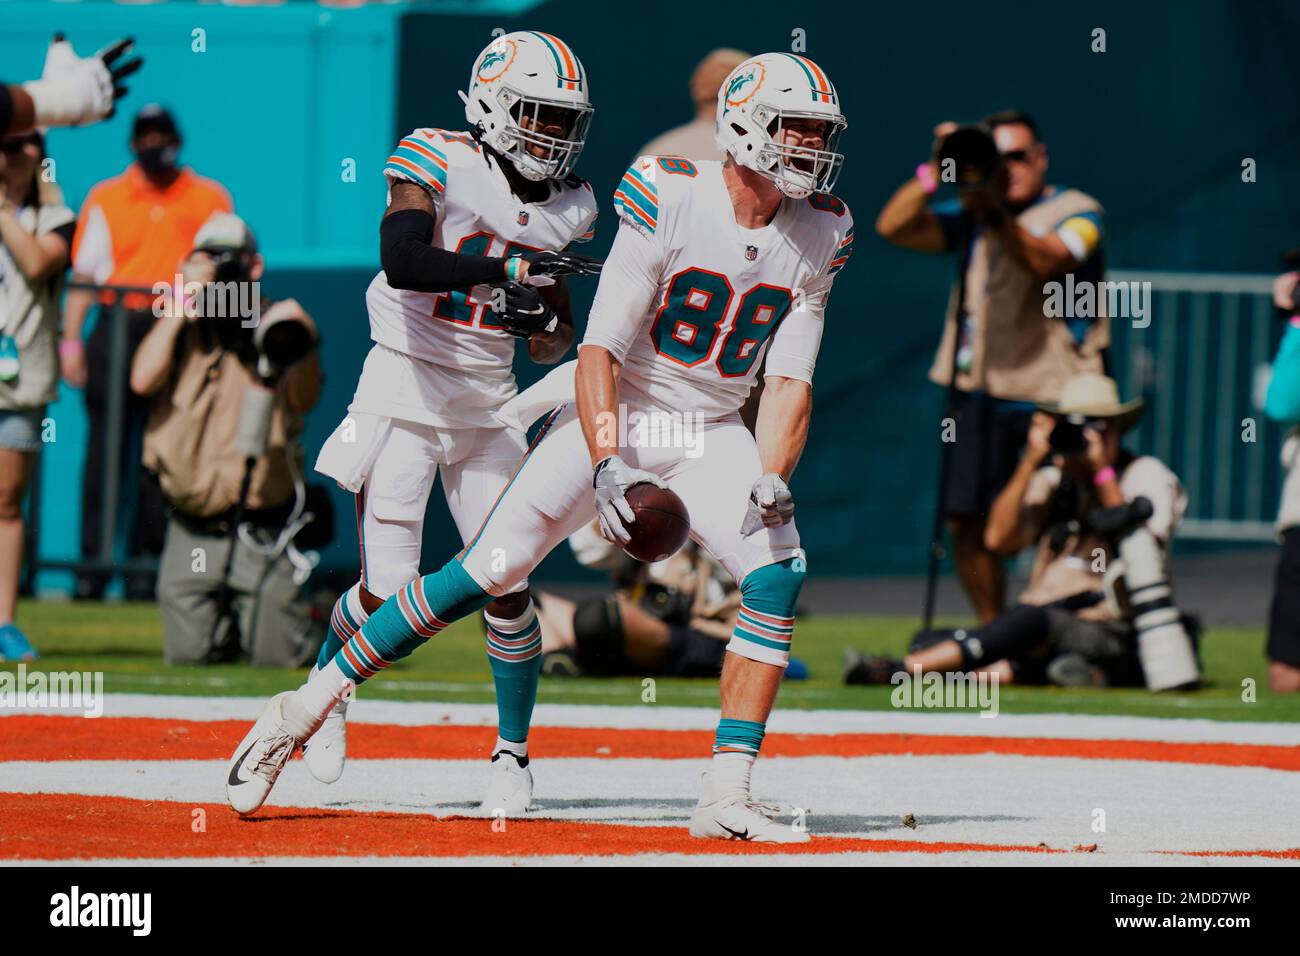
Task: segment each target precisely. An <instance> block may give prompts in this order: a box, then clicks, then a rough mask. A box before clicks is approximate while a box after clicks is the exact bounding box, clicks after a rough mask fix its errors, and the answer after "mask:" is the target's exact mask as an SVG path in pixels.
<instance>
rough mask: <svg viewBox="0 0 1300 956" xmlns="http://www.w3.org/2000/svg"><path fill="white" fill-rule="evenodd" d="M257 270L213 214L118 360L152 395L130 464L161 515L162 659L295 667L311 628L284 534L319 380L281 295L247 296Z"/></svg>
mask: <svg viewBox="0 0 1300 956" xmlns="http://www.w3.org/2000/svg"><path fill="white" fill-rule="evenodd" d="M262 272H263V261H262V257H261V256H260V255H258V253H257V245H256V242H255V240H254V238H253V235H252V233H251V232H249V230H248V228H247V227H246V226H245V225H244V223H243V221H242V220H240V219H239V218H238V217H236V216H234V215H231V214H229V213H217V214H215V215H213V216H212V217H211V218H210V219H209V220H208V221H207V222H206V223H205V224H204V225H203V227H202V228H201V229H200V230H199V232H198V235H197V236H196V237H195V248H194V250H193V252H191V253H190V255H189V256H188V257H187V258H186V260H185V261H184V263H183V265H182V276H183V278H184V280H185V287H184V294H183V295H182V296H181V297H180V298H178V297H176V296H175V295H174V294H172V292H171V290H167V291H166V292H163V293H162V294H161V295H160V303H159V305H158V306H156V309H157V311H158V312H159V313H160V315H159V317H158V319H157V321H156V322H155V324H154V326H153V328H152V329H151V330H150V332H149V334H148V335H147V336H145V339H144V341H143V342H142V343H141V344H140V348H139V351H138V352H137V353H136V357H135V361H134V362H133V364H132V366H131V389H132V391H133V392H135V393H136V394H137V395H141V396H149V397H150V398H151V399H152V402H153V405H152V409H151V413H150V416H149V421H148V425H147V426H146V429H145V438H144V464H145V467H146V468H148V469H150V470H151V471H154V472H156V473H157V475H158V479H159V482H160V485H161V487H162V491H163V494H164V495H165V496H166V499H167V502H168V505H169V511H170V514H169V516H168V523H167V538H166V544H165V545H164V548H163V555H162V562H161V567H160V570H159V579H158V603H159V605H160V607H161V610H162V615H163V630H164V634H165V637H166V651H165V654H166V659H167V661H168V663H172V664H193V663H205V662H212V661H216V660H224V659H228V658H230V657H233V656H235V655H237V654H238V653H239V651H241V650H242V651H243V653H244V654H246V655H247V656H248V658H249V659H250V660H251V662H252V663H253V664H257V665H265V666H281V667H298V666H301V665H303V664H304V663H306V662H307V661H309V660H310V659H311V657H312V656H313V655H314V654H315V653H316V648H317V646H318V645H319V643H320V638H322V637H323V632H322V633H321V634H320V635H318V636H316V639H315V640H313V639H312V635H310V634H309V631H310V629H311V627H312V624H311V620H310V616H309V615H308V614H307V613H306V611H305V610H304V608H303V607H301V606H299V603H298V597H299V588H300V585H301V583H302V580H303V579H304V577H305V574H304V573H303V571H305V570H309V568H310V566H309V565H306V566H305V567H304V565H305V559H303V558H302V556H301V555H299V554H298V553H297V551H296V549H295V547H294V542H293V537H294V535H295V534H296V532H297V530H298V528H299V527H300V526H301V524H302V510H303V502H304V495H305V491H304V486H303V482H302V456H303V452H302V448H301V446H300V445H299V444H298V437H299V435H301V433H302V430H303V416H304V414H305V413H306V412H308V411H309V410H310V409H311V408H312V407H313V406H314V405H315V404H316V401H317V399H318V398H319V396H320V389H321V381H322V377H321V369H320V363H319V359H318V357H317V354H316V329H315V326H314V325H313V323H312V321H311V318H310V317H309V316H308V315H307V314H306V313H305V312H304V311H303V310H302V307H301V306H299V305H298V303H297V302H295V301H294V300H292V299H286V300H283V301H280V302H274V303H273V302H270V301H268V300H263V299H261V297H260V291H259V285H258V282H259V280H260V279H261V277H262ZM250 307H251V308H250ZM249 311H251V312H252V315H251V316H250V315H248V314H246V313H247V312H249ZM295 572H298V573H297V574H295Z"/></svg>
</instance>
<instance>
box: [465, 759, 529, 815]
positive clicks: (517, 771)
mask: <svg viewBox="0 0 1300 956" xmlns="http://www.w3.org/2000/svg"><path fill="white" fill-rule="evenodd" d="M532 802H533V772H532V771H531V770H529V769H528V758H527V757H523V758H520V757H516V756H515V755H514V754H512V753H511V752H510V751H508V750H498V751H497V752H496V753H494V754H493V755H492V776H491V779H490V780H489V781H488V790H487V796H485V797H484V798H483V802H482V803H481V804H479V808H478V809H479V812H480V813H484V814H487V815H488V816H506V817H522V816H523V815H524V814H525V813H527V812H528V807H529V805H530V804H531V803H532Z"/></svg>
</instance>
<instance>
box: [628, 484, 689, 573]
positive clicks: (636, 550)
mask: <svg viewBox="0 0 1300 956" xmlns="http://www.w3.org/2000/svg"><path fill="white" fill-rule="evenodd" d="M627 503H628V504H629V505H631V506H632V513H633V514H635V515H636V521H634V522H632V523H631V524H630V525H625V527H626V528H627V530H628V532H629V533H631V535H632V540H631V541H629V542H628V543H627V545H626V546H625V547H624V548H623V550H624V551H626V552H627V553H628V554H630V555H631V556H632V557H634V558H636V559H637V560H638V561H647V562H649V561H662V560H663V559H664V558H667V557H671V556H672V555H673V554H675V553H676V552H677V549H678V548H680V547H681V546H682V545H684V544H685V543H686V538H687V536H688V535H689V534H690V533H691V516H690V515H689V514H687V512H686V505H685V503H684V502H683V501H682V499H681V498H679V497H677V493H676V492H675V491H672V490H671V489H669V488H660V487H659V486H658V485H655V484H652V483H651V482H648V481H642V482H638V483H637V484H635V485H633V486H632V487H631V488H629V489H628V490H627Z"/></svg>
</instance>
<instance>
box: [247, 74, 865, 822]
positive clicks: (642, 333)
mask: <svg viewBox="0 0 1300 956" xmlns="http://www.w3.org/2000/svg"><path fill="white" fill-rule="evenodd" d="M845 125H846V123H845V120H844V116H843V115H842V113H841V110H840V107H839V100H838V96H837V95H836V92H835V87H834V86H833V85H832V84H831V82H830V81H829V80H828V79H827V77H826V74H825V73H824V72H823V71H822V70H821V68H820V67H818V66H817V65H816V64H815V63H813V62H812V61H811V60H809V59H807V58H806V57H802V56H794V55H790V54H785V53H769V54H763V55H760V56H757V57H753V58H751V59H749V60H747V61H745V62H744V63H743V64H741V65H740V66H739V67H737V68H736V70H734V71H733V72H732V74H731V75H730V76H729V77H728V79H727V81H726V83H724V84H723V86H722V89H721V90H720V91H719V95H718V110H717V137H718V143H719V146H720V147H721V148H722V149H723V151H724V152H725V154H726V159H725V161H724V162H722V163H716V162H699V163H695V162H691V161H689V160H685V159H682V158H674V157H653V156H649V157H643V158H641V159H638V160H637V161H636V162H635V163H634V164H633V165H632V167H631V168H630V169H629V170H628V171H627V173H626V175H625V176H624V177H623V179H622V181H621V183H620V184H619V186H618V189H617V191H616V192H615V194H614V201H615V206H616V208H617V209H618V213H619V218H620V226H619V231H618V235H617V238H616V239H615V242H614V246H613V249H612V250H611V252H610V255H609V258H608V259H607V260H606V263H605V268H604V272H603V274H602V276H601V281H600V286H599V288H598V290H597V293H596V300H595V303H594V305H593V307H592V312H591V317H590V320H589V323H588V327H587V333H586V337H585V338H584V340H583V343H582V347H581V349H580V350H579V354H578V361H577V363H576V370H575V374H574V377H573V379H572V380H571V381H570V382H569V394H570V395H573V396H574V397H575V398H576V402H574V403H571V404H566V405H563V406H561V407H560V408H559V409H558V410H556V411H555V412H553V413H552V415H551V417H550V418H549V419H548V421H547V423H546V425H545V426H544V429H543V431H542V433H541V434H540V435H539V437H538V438H537V440H535V442H534V444H533V447H532V448H531V449H530V451H529V453H528V455H527V456H526V457H525V458H524V460H523V462H522V464H521V465H520V467H519V471H518V473H517V475H516V476H515V478H514V480H513V481H512V483H511V484H510V486H509V488H507V490H506V492H505V493H504V494H503V495H502V497H501V500H500V501H499V502H498V503H497V505H496V507H495V508H494V509H493V511H492V513H491V514H490V515H489V516H488V520H487V521H486V523H485V524H484V526H483V528H482V529H481V530H480V531H479V533H478V534H477V535H476V536H475V537H474V538H473V539H472V540H471V541H470V543H469V545H468V546H467V547H466V548H465V549H464V550H463V551H462V552H461V553H460V554H459V555H457V556H456V558H455V559H453V560H452V561H449V562H448V563H447V564H446V565H444V566H443V568H442V569H441V570H439V571H437V572H436V573H434V574H431V575H428V576H426V577H423V578H420V579H419V580H417V581H414V582H412V583H411V584H410V585H408V586H406V587H405V588H403V589H402V590H401V591H399V592H398V594H397V596H396V597H395V598H394V599H393V600H390V601H388V602H386V603H385V604H384V606H383V607H382V608H380V610H378V611H376V612H375V613H374V614H373V615H371V617H370V620H369V621H368V622H367V623H366V625H365V626H364V627H363V628H362V629H361V630H360V631H359V632H358V633H357V634H356V635H355V636H354V637H353V638H352V639H351V641H350V642H349V643H348V645H347V647H345V648H344V651H343V653H341V654H339V655H336V657H335V659H334V660H333V661H331V662H330V663H329V664H328V665H327V666H326V667H324V668H322V669H321V670H320V671H319V672H317V673H316V674H314V675H312V677H311V678H310V679H309V680H308V681H307V683H306V684H304V685H303V686H302V687H301V688H300V689H299V690H297V691H295V692H291V693H285V694H282V695H280V696H278V697H276V698H273V699H272V701H271V702H270V704H269V705H268V707H267V709H266V711H265V712H264V714H263V715H262V717H261V718H260V719H259V720H258V722H257V724H256V725H254V727H253V728H252V729H251V730H250V731H249V733H248V735H247V737H245V739H244V741H243V742H242V743H241V745H240V747H239V749H238V750H237V751H236V753H235V756H234V758H233V761H232V765H231V767H230V771H229V772H230V781H231V783H232V786H231V787H230V788H229V791H228V793H229V795H230V799H231V803H232V805H234V806H235V808H236V809H238V810H241V811H243V812H251V810H253V809H256V807H257V806H258V805H260V803H261V801H262V800H263V799H264V798H265V794H266V793H267V792H268V791H269V789H270V786H271V784H272V783H273V782H274V780H275V777H276V774H277V773H278V772H279V769H280V768H281V767H282V766H283V765H284V762H285V761H286V760H287V759H288V755H289V754H290V753H292V751H293V749H294V745H295V742H296V741H300V740H304V739H306V738H307V737H308V736H309V735H310V733H311V732H312V731H313V730H314V729H315V727H316V726H318V725H319V723H320V722H321V721H322V720H323V719H324V717H325V715H326V714H327V713H328V712H329V711H330V709H331V708H332V707H333V706H334V704H335V701H336V700H337V699H338V697H339V695H340V694H341V693H343V692H344V690H345V689H346V688H347V687H348V686H350V685H351V684H352V683H353V682H355V681H359V680H363V679H365V678H366V677H368V676H370V675H372V674H374V673H376V672H377V671H378V670H379V669H381V668H383V667H384V666H386V665H388V664H390V663H392V662H393V661H395V660H399V659H401V658H402V657H404V656H406V655H407V654H409V653H411V651H412V650H414V649H415V648H416V647H418V646H419V645H420V644H421V643H423V642H424V641H425V640H427V639H428V638H430V637H432V636H433V635H435V634H437V633H438V632H439V631H440V630H442V629H443V628H444V627H445V626H446V625H447V624H448V623H449V622H451V621H453V620H455V619H456V618H458V617H461V616H462V615H465V614H467V613H470V612H472V611H473V610H475V609H477V608H479V607H482V606H483V604H484V603H485V602H487V601H490V600H492V599H493V598H494V597H495V596H497V595H500V594H503V593H507V592H508V591H509V589H510V588H511V587H513V586H514V584H515V582H517V581H519V580H522V579H523V578H524V576H525V575H526V574H528V572H529V571H530V570H531V569H532V568H533V567H534V566H535V565H536V563H537V562H538V561H540V560H541V559H542V557H543V556H545V555H546V553H547V552H549V551H550V550H551V549H552V548H553V547H555V546H556V545H557V544H558V543H559V542H561V541H563V540H564V539H565V538H566V537H568V536H569V535H571V534H572V533H573V532H574V531H575V530H576V529H577V528H579V527H580V526H581V525H582V524H583V523H584V522H588V521H591V520H592V518H593V517H598V519H599V521H600V526H601V529H602V533H603V534H605V535H606V537H608V538H609V539H611V540H613V541H616V542H619V543H626V542H627V541H628V540H629V532H628V529H627V525H628V524H630V523H632V522H633V521H634V515H633V513H632V511H631V509H630V508H629V506H628V503H627V501H626V498H625V494H624V493H625V491H626V490H627V489H628V488H629V487H630V486H631V485H633V484H636V483H637V482H641V481H650V482H654V483H656V484H659V485H661V486H662V485H665V484H666V485H668V486H670V487H671V488H672V489H673V490H675V491H676V492H677V494H678V495H680V496H681V498H682V499H683V501H684V502H685V503H686V506H687V508H688V509H689V511H690V517H691V536H692V538H694V539H695V541H696V542H698V543H699V544H700V545H701V546H702V547H704V548H705V549H707V550H708V551H709V552H710V553H711V554H712V555H713V556H714V557H715V558H716V559H717V560H718V562H719V563H721V564H722V566H723V567H724V568H726V569H727V571H728V572H729V573H730V574H731V575H732V577H733V578H734V579H735V580H736V582H737V583H738V584H739V586H740V589H741V597H742V602H741V608H740V611H739V614H738V618H737V622H736V625H735V628H734V630H733V632H732V636H731V638H730V642H729V644H728V648H727V655H726V660H725V662H724V665H723V671H722V714H721V720H720V721H719V724H718V728H717V734H716V738H715V744H714V748H713V759H712V764H711V767H710V770H709V772H708V773H707V774H706V776H705V780H704V787H703V789H704V792H703V795H702V796H701V798H700V801H699V804H698V806H697V807H696V809H695V811H694V813H693V815H692V817H691V821H690V832H691V833H692V834H694V835H695V836H700V837H713V838H722V839H741V840H755V841H763V842H785V843H793V842H803V841H806V840H807V839H808V834H807V833H806V832H803V831H802V830H801V829H798V828H796V827H794V826H790V825H782V824H781V823H779V822H778V821H777V820H776V819H775V814H774V812H773V811H772V810H771V808H767V807H764V806H762V805H760V804H758V803H756V802H755V801H754V800H753V798H752V797H751V795H750V772H751V768H752V766H753V763H754V760H755V758H756V756H757V755H758V752H759V748H760V746H761V744H762V741H763V736H764V729H765V725H766V722H767V718H768V714H769V712H770V710H771V707H772V702H773V700H774V698H775V696H776V692H777V688H778V687H779V684H780V680H781V675H782V673H783V671H784V670H785V667H786V664H787V662H788V660H789V656H790V642H791V637H792V635H793V626H794V613H795V602H796V599H797V597H798V594H799V591H800V588H801V586H802V584H803V578H804V574H805V572H806V570H807V562H806V557H805V555H804V553H803V551H802V550H801V549H800V547H799V535H798V531H797V530H796V527H795V523H794V520H793V513H794V500H793V498H792V496H791V493H790V489H789V487H788V484H787V482H788V481H789V480H790V476H791V474H792V473H793V471H794V468H795V465H796V464H797V462H798V460H799V456H800V453H801V452H802V450H803V446H804V442H805V440H806V437H807V434H808V421H809V415H810V413H811V408H812V385H811V383H812V375H813V367H814V364H815V361H816V356H817V351H818V348H819V346H820V342H821V336H822V325H823V316H824V312H825V308H826V301H827V296H828V294H829V291H830V287H831V284H832V282H833V281H834V277H835V275H836V274H837V273H838V272H839V271H840V269H841V268H843V266H844V264H845V262H846V261H847V260H848V257H849V254H850V251H851V248H852V243H853V220H852V217H851V216H850V215H849V211H848V209H847V208H846V207H845V205H844V203H842V202H841V201H840V200H839V199H837V198H835V197H834V196H833V195H831V193H830V189H831V186H832V183H833V181H834V179H835V176H836V174H837V173H838V171H839V169H840V166H841V163H842V161H843V156H842V155H841V154H840V153H839V152H838V151H837V149H836V146H837V142H838V140H839V136H840V133H841V132H842V131H843V129H844V128H845ZM760 362H762V363H763V368H764V370H765V374H766V380H767V386H766V390H765V391H764V393H763V396H762V403H761V407H760V409H759V414H758V424H757V429H756V436H754V435H751V434H750V433H749V432H748V431H747V430H746V429H745V427H744V425H743V424H742V423H741V421H740V419H739V416H738V415H737V410H738V409H739V408H740V405H741V403H742V402H743V401H744V400H745V397H746V395H747V394H748V393H749V391H750V389H751V387H752V386H753V384H754V382H755V379H756V377H757V372H758V366H759V363H760ZM560 375H561V370H556V371H555V372H552V373H551V375H549V376H547V379H545V380H543V382H541V383H539V384H538V385H537V386H534V388H535V389H544V388H545V387H546V386H548V385H553V384H554V381H555V380H556V378H557V377H559V376H560ZM530 391H532V390H530ZM527 397H528V392H525V393H524V394H523V395H521V396H520V397H519V401H521V402H522V401H524V400H525V399H527ZM620 402H621V403H623V405H624V407H625V412H626V416H627V418H628V419H629V420H630V419H631V416H632V414H633V413H634V412H640V413H642V414H643V415H645V416H648V417H650V418H653V417H654V416H656V415H658V416H663V415H665V414H667V415H669V416H671V415H673V414H674V413H676V414H681V413H683V412H691V413H695V414H699V415H700V416H701V418H702V419H703V422H704V424H703V426H702V433H701V434H699V435H697V436H693V441H692V442H691V447H692V448H693V449H694V450H695V451H697V452H699V454H698V455H691V454H685V453H684V452H683V448H681V447H677V448H673V447H664V443H663V442H661V441H655V440H651V441H647V442H642V443H631V442H629V443H628V444H626V445H624V446H622V447H620V446H619V444H618V433H619V429H618V428H615V427H611V422H613V421H615V420H616V419H617V410H618V408H619V403H620ZM683 444H685V443H684V442H683ZM497 558H499V559H500V560H494V559H497Z"/></svg>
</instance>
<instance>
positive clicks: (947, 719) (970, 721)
mask: <svg viewBox="0 0 1300 956" xmlns="http://www.w3.org/2000/svg"><path fill="white" fill-rule="evenodd" d="M364 693H365V692H364V689H363V690H362V695H361V697H360V699H358V700H357V701H356V702H355V703H354V704H353V705H352V707H351V709H350V710H349V711H348V720H349V722H351V723H373V724H401V725H405V726H420V725H437V724H456V725H462V726H478V727H493V726H496V722H497V711H496V706H495V705H494V704H441V703H424V702H408V701H379V700H373V699H368V698H366V697H365V696H364ZM265 703H266V702H265V701H264V700H262V699H260V698H256V697H186V696H169V695H155V694H106V695H104V713H105V716H107V717H157V718H173V719H178V720H247V721H253V720H256V719H257V717H258V716H259V715H260V714H261V712H262V709H263V707H264V706H265ZM1243 706H1246V705H1243ZM31 713H46V714H56V713H60V712H59V711H52V710H33V709H31V708H3V709H0V719H3V717H4V716H9V715H13V714H31ZM65 715H66V716H69V717H79V716H80V712H79V711H69V712H65ZM717 722H718V712H717V710H716V709H715V708H713V707H666V706H660V705H657V704H640V705H633V706H611V705H598V704H538V705H537V709H536V711H535V712H534V716H533V726H535V727H608V728H613V729H627V730H634V729H650V730H712V729H713V728H714V727H715V726H716V725H717ZM768 730H769V732H772V733H785V734H842V733H863V734H872V733H903V734H943V735H948V734H952V735H958V736H977V737H1059V738H1068V739H1074V740H1117V739H1124V740H1164V741H1175V742H1197V743H1240V744H1272V745H1278V746H1297V745H1300V724H1295V723H1263V722H1261V723H1247V722H1241V721H1215V720H1206V719H1201V718H1195V719H1191V718H1164V717H1123V716H1097V715H1082V714H999V715H998V716H997V717H993V718H984V717H981V716H979V714H977V713H973V712H951V711H949V712H934V711H927V712H919V711H904V710H895V711H855V710H778V711H777V712H776V713H775V714H773V715H772V719H771V721H770V722H769V723H768Z"/></svg>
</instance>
